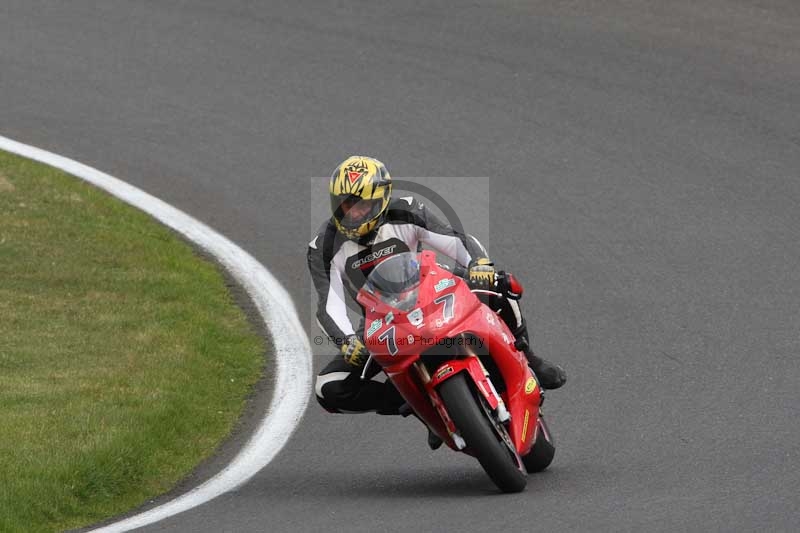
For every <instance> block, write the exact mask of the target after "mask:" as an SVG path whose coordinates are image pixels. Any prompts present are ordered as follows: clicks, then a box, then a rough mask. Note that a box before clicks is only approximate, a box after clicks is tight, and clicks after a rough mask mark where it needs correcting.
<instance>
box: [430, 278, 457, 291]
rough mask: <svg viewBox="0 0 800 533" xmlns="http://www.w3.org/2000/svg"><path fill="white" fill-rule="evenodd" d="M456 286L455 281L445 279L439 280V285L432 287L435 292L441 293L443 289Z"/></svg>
mask: <svg viewBox="0 0 800 533" xmlns="http://www.w3.org/2000/svg"><path fill="white" fill-rule="evenodd" d="M455 284H456V280H454V279H453V278H446V279H443V280H441V281H440V282H439V283H437V284H436V285H434V286H433V288H434V290H435V291H436V292H442V291H443V290H445V289H448V288H450V287H452V286H453V285H455Z"/></svg>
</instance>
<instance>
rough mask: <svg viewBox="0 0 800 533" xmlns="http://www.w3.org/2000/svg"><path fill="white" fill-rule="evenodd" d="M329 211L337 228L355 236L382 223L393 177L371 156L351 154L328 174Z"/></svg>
mask: <svg viewBox="0 0 800 533" xmlns="http://www.w3.org/2000/svg"><path fill="white" fill-rule="evenodd" d="M330 193H331V212H332V213H333V221H334V223H335V224H336V229H337V230H339V232H340V233H341V234H342V235H344V236H345V237H347V238H348V239H358V238H359V237H363V236H364V235H367V234H369V233H370V232H372V231H373V230H375V229H376V228H377V227H378V225H379V224H380V223H381V221H382V219H383V217H384V216H385V215H386V211H387V210H388V209H389V202H390V201H391V199H392V177H391V176H390V175H389V171H388V170H386V166H385V165H384V164H383V163H381V162H380V161H378V160H377V159H373V158H372V157H364V156H360V155H354V156H350V157H348V158H347V159H345V160H344V161H342V163H341V164H340V165H339V166H338V167H336V170H334V171H333V175H332V176H331V183H330Z"/></svg>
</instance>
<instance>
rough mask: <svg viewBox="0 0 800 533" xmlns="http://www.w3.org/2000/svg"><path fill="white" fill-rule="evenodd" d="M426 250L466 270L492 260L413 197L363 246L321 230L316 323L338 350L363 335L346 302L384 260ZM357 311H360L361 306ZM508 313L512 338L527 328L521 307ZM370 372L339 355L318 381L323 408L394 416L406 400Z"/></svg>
mask: <svg viewBox="0 0 800 533" xmlns="http://www.w3.org/2000/svg"><path fill="white" fill-rule="evenodd" d="M423 244H425V245H426V246H427V247H429V248H432V249H433V250H435V251H436V252H438V253H440V254H442V255H445V256H447V257H449V258H451V259H453V260H454V261H455V262H456V263H457V264H459V265H461V266H463V267H465V266H467V265H468V264H469V262H470V260H471V259H472V258H473V257H486V256H487V253H486V250H485V249H484V248H483V246H482V245H481V244H480V242H478V240H477V239H475V238H474V237H472V236H470V235H466V234H463V233H460V232H457V231H455V230H454V229H453V228H451V227H450V226H448V225H447V224H445V223H444V222H442V221H441V220H439V219H438V218H437V217H436V216H435V215H434V214H433V213H432V212H430V211H429V210H428V208H427V207H426V206H425V205H424V204H422V203H421V202H420V201H418V200H416V199H415V198H413V197H411V196H409V197H404V198H399V199H396V200H393V201H392V202H391V203H390V204H389V209H388V212H387V214H386V218H385V220H384V221H383V223H382V224H381V225H380V226H379V227H378V228H377V229H376V230H375V231H373V232H372V233H371V234H370V235H367V236H366V237H365V238H362V239H361V240H359V241H351V240H348V239H346V238H345V237H343V236H342V235H341V234H340V233H339V232H338V231H337V230H336V226H335V225H334V223H333V221H331V220H328V221H326V222H325V223H324V224H323V225H322V226H321V227H320V229H319V232H318V233H317V236H316V237H314V239H313V240H312V241H311V242H310V243H309V247H308V267H309V270H310V273H311V278H312V279H313V281H314V287H315V289H316V291H317V296H318V299H319V304H318V308H317V322H318V324H319V326H320V328H321V329H322V331H323V333H324V334H325V335H327V336H328V338H329V339H330V341H331V342H332V343H333V344H335V345H336V348H337V349H338V348H340V347H341V345H342V344H343V343H344V342H345V339H346V338H347V337H348V336H349V335H353V334H357V335H359V337H360V336H361V335H362V334H363V331H362V330H363V327H362V326H359V329H358V330H356V329H355V328H354V326H353V324H352V322H351V321H350V318H349V317H348V314H347V309H348V306H347V303H346V300H345V299H346V298H348V299H350V301H352V302H355V296H356V294H357V293H358V291H359V289H360V288H361V286H362V285H363V284H364V282H365V281H366V279H367V276H369V273H370V272H371V271H372V269H373V268H374V267H375V265H377V264H378V263H380V262H381V261H382V260H383V259H385V258H386V257H388V256H391V255H394V254H397V253H401V252H409V251H419V250H421V249H422V245H423ZM354 305H355V306H356V307H358V304H357V303H355V304H354ZM504 307H505V310H504V311H501V312H500V316H501V317H502V318H503V320H505V321H506V323H507V324H508V325H509V328H511V331H512V332H514V331H517V330H518V329H519V328H520V327H521V326H522V324H523V321H522V317H521V315H520V312H519V307H518V305H517V302H515V301H512V300H509V299H506V305H505V306H504ZM362 324H363V310H362ZM371 366H372V370H373V371H372V373H371V375H370V374H368V375H367V377H368V378H369V379H363V380H362V379H361V374H362V371H363V367H355V366H353V365H350V364H349V363H347V362H345V361H344V360H343V358H342V356H341V355H338V354H337V355H335V356H334V358H333V360H332V361H331V362H330V363H328V365H326V366H325V368H323V369H322V371H320V373H319V374H318V375H317V380H316V387H315V392H316V396H317V400H318V401H319V403H320V404H321V405H322V406H323V407H324V408H325V409H327V410H328V411H331V412H364V411H377V412H378V413H381V414H395V413H396V412H397V408H398V407H399V406H400V405H402V403H403V400H402V398H401V397H400V396H399V394H398V393H397V391H396V390H395V388H394V387H393V386H392V385H391V383H389V382H386V383H384V382H382V381H378V380H376V379H374V377H375V376H376V375H377V374H378V373H379V371H380V369H379V368H378V365H371Z"/></svg>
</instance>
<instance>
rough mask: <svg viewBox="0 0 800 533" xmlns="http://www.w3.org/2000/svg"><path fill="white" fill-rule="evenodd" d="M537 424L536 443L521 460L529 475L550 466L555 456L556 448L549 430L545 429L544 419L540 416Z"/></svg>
mask: <svg viewBox="0 0 800 533" xmlns="http://www.w3.org/2000/svg"><path fill="white" fill-rule="evenodd" d="M537 424H538V427H537V429H538V433H537V435H536V441H535V442H534V443H533V446H532V447H531V451H529V452H528V455H525V456H524V457H523V458H522V462H523V463H524V464H525V470H527V471H528V472H529V473H531V474H533V473H534V472H541V471H542V470H544V469H545V468H547V467H548V466H550V463H552V462H553V457H554V456H555V454H556V447H555V445H554V444H553V440H552V437H551V435H550V430H549V429H548V428H547V424H545V422H544V418H542V417H541V416H540V417H539V421H538V422H537Z"/></svg>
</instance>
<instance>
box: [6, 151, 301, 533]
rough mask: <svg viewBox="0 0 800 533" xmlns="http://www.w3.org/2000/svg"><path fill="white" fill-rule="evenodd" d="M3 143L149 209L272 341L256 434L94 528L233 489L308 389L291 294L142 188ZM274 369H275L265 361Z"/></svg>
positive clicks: (160, 514)
mask: <svg viewBox="0 0 800 533" xmlns="http://www.w3.org/2000/svg"><path fill="white" fill-rule="evenodd" d="M0 149H2V150H6V151H8V152H13V153H15V154H19V155H21V156H24V157H27V158H29V159H33V160H36V161H40V162H42V163H45V164H47V165H50V166H53V167H56V168H59V169H61V170H64V171H65V172H68V173H69V174H72V175H74V176H77V177H78V178H81V179H83V180H85V181H87V182H89V183H92V184H93V185H95V186H97V187H99V188H101V189H104V190H106V191H108V192H109V193H111V194H112V195H114V196H116V197H117V198H120V199H121V200H123V201H125V202H127V203H128V204H131V205H132V206H134V207H136V208H138V209H141V210H142V211H145V212H146V213H149V214H150V215H152V216H153V217H154V218H156V219H157V220H159V221H160V222H161V223H163V224H165V225H166V226H168V227H170V228H172V229H174V230H175V231H177V232H179V233H181V234H183V235H184V236H186V237H187V238H188V239H189V240H191V241H192V242H193V243H195V244H196V245H197V246H199V247H201V248H203V249H204V250H206V251H207V252H208V253H210V254H212V255H213V256H214V257H215V258H216V259H217V261H219V263H220V264H221V265H223V267H224V268H225V269H226V270H227V271H228V272H230V274H231V275H232V276H233V277H234V279H235V280H236V281H237V282H238V283H239V284H240V285H241V286H242V287H243V288H244V289H245V290H246V291H247V293H248V294H249V295H250V297H251V298H252V300H253V302H254V303H255V305H256V307H257V308H258V311H259V313H260V314H261V316H262V318H263V320H264V323H265V324H266V326H267V328H268V329H269V332H270V335H271V336H272V340H273V345H274V347H275V357H274V360H275V363H276V368H275V369H274V371H275V386H274V392H273V397H272V401H271V403H270V406H269V408H268V410H267V412H266V414H265V415H264V418H263V419H262V420H261V422H260V423H259V426H258V427H257V428H256V430H255V432H254V434H253V436H252V437H251V438H250V440H249V441H248V442H247V444H245V446H244V447H243V448H242V449H241V451H240V452H239V453H238V455H236V457H235V458H234V459H233V460H232V461H231V463H230V464H229V465H228V466H226V467H225V469H223V470H222V471H221V472H219V473H218V474H217V475H216V476H214V477H213V478H211V479H209V480H208V481H206V482H205V483H203V484H202V485H200V486H198V487H196V488H194V489H192V490H191V491H189V492H187V493H185V494H183V495H181V496H179V497H177V498H175V499H174V500H171V501H169V502H167V503H165V504H163V505H160V506H158V507H155V508H153V509H150V510H148V511H145V512H142V513H140V514H137V515H134V516H131V517H129V518H125V519H123V520H121V521H119V522H115V523H113V524H110V525H108V526H105V527H102V528H100V529H95V530H93V531H94V532H102V533H111V532H120V531H129V530H131V529H135V528H138V527H142V526H145V525H148V524H152V523H154V522H158V521H159V520H163V519H165V518H167V517H169V516H172V515H175V514H178V513H181V512H183V511H186V510H188V509H191V508H193V507H196V506H198V505H201V504H203V503H205V502H207V501H209V500H211V499H212V498H215V497H217V496H219V495H220V494H223V493H225V492H228V491H230V490H233V489H235V488H236V487H238V486H240V485H242V484H243V483H245V482H246V481H247V480H248V479H250V478H251V477H252V476H254V475H255V474H256V473H257V472H258V471H259V470H261V469H262V468H264V467H265V466H266V465H267V464H268V463H269V462H270V461H271V460H272V459H273V458H274V457H275V456H276V455H277V454H278V452H279V451H280V450H281V448H283V446H284V445H285V444H286V442H287V441H288V440H289V437H290V436H291V434H292V432H293V431H294V430H295V428H296V427H297V425H298V424H299V422H300V418H301V417H302V415H303V412H304V411H305V408H306V405H307V402H308V398H309V396H310V394H311V377H312V373H311V346H310V343H309V340H308V337H307V336H306V333H305V330H304V329H303V326H302V324H301V323H300V319H299V318H298V316H297V312H296V310H295V307H294V303H293V302H292V299H291V297H290V296H289V294H288V293H287V292H286V290H285V289H284V288H283V286H282V285H281V284H280V283H279V282H278V281H277V280H276V279H275V277H273V276H272V274H270V273H269V272H268V271H267V269H266V268H264V266H263V265H262V264H261V263H259V262H258V261H256V260H255V259H254V258H253V257H252V256H251V255H250V254H248V253H247V252H245V251H244V250H242V249H241V248H239V247H238V246H236V245H235V244H234V243H232V242H231V241H230V240H228V239H227V238H225V237H224V236H222V235H220V234H219V233H217V232H216V231H214V230H213V229H211V228H209V227H208V226H206V225H205V224H203V223H202V222H199V221H198V220H195V219H194V218H192V217H190V216H189V215H187V214H186V213H183V212H182V211H179V210H178V209H176V208H174V207H172V206H171V205H169V204H167V203H165V202H163V201H161V200H159V199H158V198H155V197H153V196H151V195H149V194H147V193H146V192H144V191H142V190H140V189H137V188H136V187H133V186H131V185H128V184H127V183H125V182H123V181H121V180H119V179H117V178H114V177H113V176H109V175H108V174H105V173H103V172H100V171H99V170H96V169H94V168H91V167H88V166H86V165H83V164H81V163H78V162H77V161H73V160H71V159H68V158H66V157H62V156H59V155H57V154H53V153H51V152H47V151H45V150H41V149H39V148H36V147H33V146H28V145H25V144H21V143H19V142H16V141H14V140H12V139H8V138H6V137H3V136H0ZM270 370H272V369H270Z"/></svg>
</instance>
